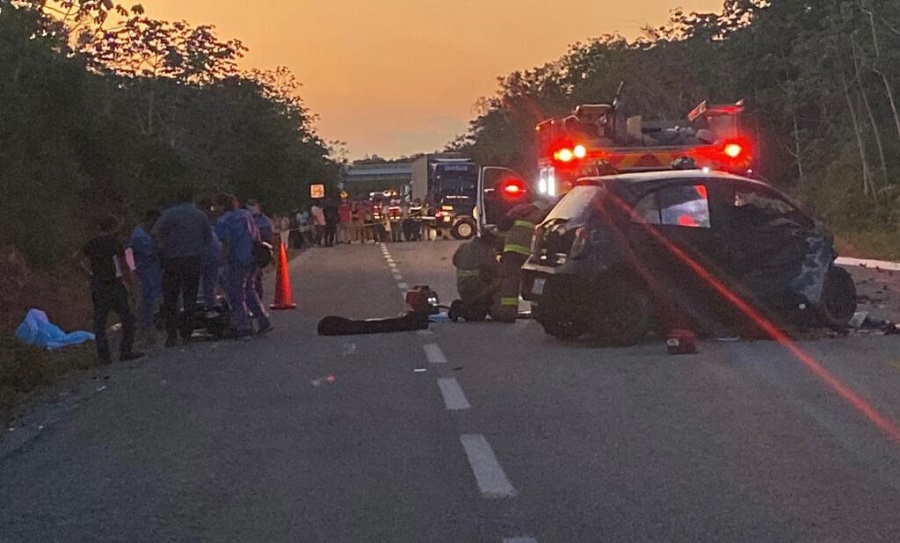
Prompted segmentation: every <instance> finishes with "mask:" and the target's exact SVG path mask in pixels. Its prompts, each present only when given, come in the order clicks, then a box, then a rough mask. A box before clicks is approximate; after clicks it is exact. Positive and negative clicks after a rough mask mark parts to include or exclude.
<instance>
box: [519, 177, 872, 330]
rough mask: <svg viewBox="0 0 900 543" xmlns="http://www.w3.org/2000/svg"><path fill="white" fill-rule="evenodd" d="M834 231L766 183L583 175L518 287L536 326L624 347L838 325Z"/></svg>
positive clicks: (850, 289)
mask: <svg viewBox="0 0 900 543" xmlns="http://www.w3.org/2000/svg"><path fill="white" fill-rule="evenodd" d="M836 256H837V255H836V253H835V251H834V245H833V237H832V235H831V234H830V233H829V232H828V231H827V230H826V229H825V228H824V227H823V226H822V224H821V223H820V222H818V221H817V220H816V219H814V218H813V217H811V216H810V215H809V214H808V213H806V212H804V211H803V210H802V209H801V208H800V207H799V206H798V205H797V204H795V203H794V202H793V201H792V200H791V199H790V198H788V197H787V196H785V195H784V194H783V193H781V192H780V191H778V190H776V189H775V188H773V187H771V186H770V185H768V184H766V183H763V182H760V181H756V180H752V179H747V178H744V177H738V176H734V175H730V174H725V173H719V172H707V171H705V170H681V171H664V172H647V173H634V174H623V175H613V176H604V177H592V178H585V179H582V180H580V181H579V183H578V184H577V186H575V187H574V188H573V189H572V190H571V191H570V192H569V193H568V194H566V195H565V196H564V197H563V198H562V199H561V200H560V202H559V203H558V204H557V205H556V207H555V208H554V209H553V210H552V211H551V212H550V214H549V215H548V216H547V218H546V219H545V220H544V221H543V222H542V223H541V224H540V225H538V227H537V228H536V229H535V236H534V239H533V242H532V248H531V255H530V257H529V259H528V261H527V263H526V264H525V266H524V267H523V275H524V280H523V283H522V294H523V297H524V298H525V299H526V300H529V301H531V302H532V305H533V307H534V317H535V319H536V320H537V321H538V322H539V323H540V324H541V325H542V326H543V328H544V330H545V331H546V332H547V333H549V334H551V335H553V336H556V337H559V338H562V339H571V338H576V337H579V336H582V335H585V334H591V335H594V336H595V337H597V338H599V339H600V340H602V341H604V342H605V343H609V344H614V345H631V344H634V343H637V342H639V341H641V340H642V339H643V338H644V337H645V336H646V335H647V334H648V333H650V332H651V331H652V330H654V329H656V330H658V331H660V332H662V333H665V332H666V331H668V330H672V329H675V328H690V329H693V330H696V331H699V332H701V333H702V334H706V335H721V334H729V335H733V334H742V335H746V334H753V335H755V336H759V335H762V336H765V335H770V332H771V330H772V329H773V327H774V328H777V329H780V330H788V329H790V328H791V327H798V326H799V327H813V326H826V327H830V328H834V329H843V328H844V327H845V326H846V325H847V322H848V321H849V320H850V318H851V317H852V316H853V314H854V312H855V310H856V290H855V287H854V284H853V281H852V278H851V277H850V274H849V273H848V272H847V271H846V270H844V269H842V268H839V267H837V266H836V265H835V264H834V260H835V258H836Z"/></svg>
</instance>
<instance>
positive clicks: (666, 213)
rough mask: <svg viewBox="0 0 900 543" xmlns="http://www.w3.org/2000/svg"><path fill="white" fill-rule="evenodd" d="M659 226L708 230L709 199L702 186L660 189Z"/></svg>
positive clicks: (658, 193) (658, 194)
mask: <svg viewBox="0 0 900 543" xmlns="http://www.w3.org/2000/svg"><path fill="white" fill-rule="evenodd" d="M656 195H657V198H658V201H659V210H660V217H661V219H662V221H661V224H665V225H671V226H684V227H687V228H709V227H710V220H709V197H708V195H707V192H706V187H705V186H703V185H680V186H674V187H667V188H664V189H660V190H659V191H657V193H656Z"/></svg>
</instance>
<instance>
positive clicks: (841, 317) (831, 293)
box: [820, 266, 856, 328]
mask: <svg viewBox="0 0 900 543" xmlns="http://www.w3.org/2000/svg"><path fill="white" fill-rule="evenodd" d="M820 309H821V311H820V313H821V315H822V320H823V321H825V324H826V325H827V326H831V327H836V328H846V326H847V323H849V322H850V319H852V318H853V314H854V313H856V285H855V284H854V283H853V277H852V276H851V275H850V272H848V271H847V270H845V269H843V268H838V267H837V266H832V267H831V268H830V269H829V270H828V273H827V274H826V275H825V286H824V288H823V290H822V305H821V306H820Z"/></svg>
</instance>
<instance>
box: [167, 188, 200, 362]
mask: <svg viewBox="0 0 900 543" xmlns="http://www.w3.org/2000/svg"><path fill="white" fill-rule="evenodd" d="M179 202H180V203H178V204H176V205H174V206H172V207H170V208H169V209H167V210H165V211H164V212H163V214H162V216H161V217H160V218H159V220H158V221H156V225H154V227H153V237H154V238H156V242H157V246H158V247H159V254H160V257H161V261H162V267H163V306H164V307H165V321H166V346H167V347H173V346H175V345H176V344H177V343H178V334H181V339H182V341H183V342H185V343H186V342H188V341H189V340H190V338H191V332H192V331H193V323H194V311H195V308H196V305H197V292H198V290H199V289H200V272H201V268H202V264H203V255H204V254H205V253H206V251H207V249H208V247H209V243H210V239H211V237H212V230H211V229H210V227H209V219H208V218H207V216H206V214H205V213H203V212H202V211H200V210H199V209H198V208H197V206H195V205H194V204H193V193H192V192H191V191H189V190H184V191H183V192H182V194H181V195H180V197H179ZM179 299H180V300H181V303H182V307H183V308H184V311H183V313H182V314H181V315H180V317H179V314H178V302H179Z"/></svg>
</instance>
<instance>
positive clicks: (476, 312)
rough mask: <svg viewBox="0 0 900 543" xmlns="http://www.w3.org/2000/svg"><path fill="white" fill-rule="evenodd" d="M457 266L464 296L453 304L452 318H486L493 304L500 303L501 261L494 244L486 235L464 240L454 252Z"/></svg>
mask: <svg viewBox="0 0 900 543" xmlns="http://www.w3.org/2000/svg"><path fill="white" fill-rule="evenodd" d="M453 266H454V267H456V290H457V291H459V297H460V299H459V300H455V301H454V302H453V304H451V306H450V312H449V314H448V316H449V317H450V320H452V321H456V319H458V318H463V319H465V320H466V321H481V320H484V318H485V317H486V316H487V314H488V312H490V311H491V308H492V306H498V305H499V295H500V289H499V286H500V285H499V263H498V262H497V252H496V251H495V250H494V244H493V243H492V242H491V241H490V239H488V238H487V237H483V236H482V235H479V236H477V237H475V238H474V239H472V240H471V241H467V242H465V243H463V244H462V245H460V246H459V248H457V249H456V252H455V253H454V254H453ZM492 316H493V315H492Z"/></svg>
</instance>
